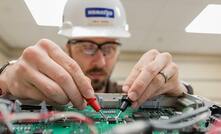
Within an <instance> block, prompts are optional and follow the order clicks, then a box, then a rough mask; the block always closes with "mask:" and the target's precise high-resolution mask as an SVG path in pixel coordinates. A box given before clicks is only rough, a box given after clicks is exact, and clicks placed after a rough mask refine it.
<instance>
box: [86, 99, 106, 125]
mask: <svg viewBox="0 0 221 134" xmlns="http://www.w3.org/2000/svg"><path fill="white" fill-rule="evenodd" d="M85 100H86V101H87V105H89V106H91V107H92V108H93V109H94V110H95V111H96V112H99V113H100V114H101V115H102V116H103V118H104V119H105V120H106V121H107V120H108V119H107V117H106V116H105V115H104V113H103V112H102V111H101V106H100V105H99V103H98V102H97V99H96V98H88V99H85Z"/></svg>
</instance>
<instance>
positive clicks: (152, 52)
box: [123, 49, 159, 92]
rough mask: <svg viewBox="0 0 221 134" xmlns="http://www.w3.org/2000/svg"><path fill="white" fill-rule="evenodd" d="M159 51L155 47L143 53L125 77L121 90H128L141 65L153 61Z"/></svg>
mask: <svg viewBox="0 0 221 134" xmlns="http://www.w3.org/2000/svg"><path fill="white" fill-rule="evenodd" d="M158 54H159V52H158V51H157V50H155V49H153V50H150V51H148V52H147V53H145V54H144V55H143V56H142V57H141V59H140V60H139V61H138V63H137V64H136V65H135V66H134V67H133V69H132V71H131V73H130V75H129V76H128V77H127V79H126V81H125V82H124V84H123V91H124V92H128V90H129V88H130V87H131V85H132V84H133V83H134V81H135V79H136V78H137V76H138V75H139V74H140V72H141V69H142V66H143V65H145V64H148V63H150V62H151V61H153V60H154V59H155V58H156V56H157V55H158Z"/></svg>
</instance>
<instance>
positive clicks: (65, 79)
mask: <svg viewBox="0 0 221 134" xmlns="http://www.w3.org/2000/svg"><path fill="white" fill-rule="evenodd" d="M0 88H2V90H3V91H6V92H8V93H10V94H12V95H14V96H17V97H21V98H31V99H35V100H46V101H49V102H56V103H59V104H66V103H68V102H69V101H71V102H72V103H73V105H74V106H76V107H77V108H80V109H83V108H84V107H85V106H86V102H85V101H84V98H92V97H94V91H93V88H92V86H91V83H90V80H89V78H87V77H86V76H85V75H84V73H83V72H82V70H81V69H80V67H79V65H78V64H77V63H76V62H75V61H74V60H73V59H72V58H70V57H69V56H68V55H67V54H66V53H65V52H63V50H62V49H61V48H60V47H58V46H57V45H56V44H55V43H54V42H52V41H50V40H47V39H42V40H40V41H39V42H38V43H37V44H36V45H34V46H31V47H28V48H26V49H25V50H24V51H23V53H22V55H21V57H20V58H19V59H18V61H17V62H16V63H15V64H13V65H10V66H8V67H7V68H6V70H4V72H3V73H2V74H1V75H0Z"/></svg>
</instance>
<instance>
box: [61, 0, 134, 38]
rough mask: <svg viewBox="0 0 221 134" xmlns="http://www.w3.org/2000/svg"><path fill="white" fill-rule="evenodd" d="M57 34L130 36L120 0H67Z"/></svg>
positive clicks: (110, 36)
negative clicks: (61, 23)
mask: <svg viewBox="0 0 221 134" xmlns="http://www.w3.org/2000/svg"><path fill="white" fill-rule="evenodd" d="M58 34H60V35H63V36H65V37H67V38H85V37H108V38H126V37H130V33H129V26H128V24H127V19H126V14H125V10H124V7H123V6H122V4H121V2H120V0H68V2H67V3H66V6H65V8H64V13H63V25H62V26H61V27H60V30H59V32H58Z"/></svg>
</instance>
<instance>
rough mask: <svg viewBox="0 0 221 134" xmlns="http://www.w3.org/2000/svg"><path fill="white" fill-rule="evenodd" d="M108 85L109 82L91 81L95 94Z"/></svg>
mask: <svg viewBox="0 0 221 134" xmlns="http://www.w3.org/2000/svg"><path fill="white" fill-rule="evenodd" d="M106 84H107V80H103V81H100V80H91V85H92V87H93V89H94V91H95V92H98V91H101V90H103V89H104V88H105V86H106Z"/></svg>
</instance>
